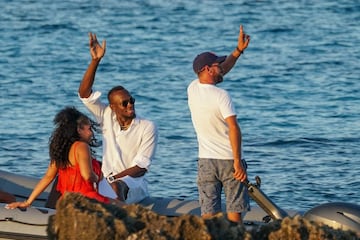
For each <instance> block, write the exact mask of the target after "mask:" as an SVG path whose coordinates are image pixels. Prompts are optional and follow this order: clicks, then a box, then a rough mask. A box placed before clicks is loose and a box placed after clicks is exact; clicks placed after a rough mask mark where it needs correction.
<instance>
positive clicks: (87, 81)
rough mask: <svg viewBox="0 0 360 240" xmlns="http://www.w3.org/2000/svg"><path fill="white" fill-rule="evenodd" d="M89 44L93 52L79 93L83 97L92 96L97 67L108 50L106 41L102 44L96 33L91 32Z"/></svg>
mask: <svg viewBox="0 0 360 240" xmlns="http://www.w3.org/2000/svg"><path fill="white" fill-rule="evenodd" d="M89 45H90V54H91V62H90V64H89V66H88V68H87V70H86V72H85V74H84V76H83V79H82V81H81V83H80V86H79V90H78V91H79V95H80V97H81V98H87V97H89V96H90V94H91V91H92V86H93V84H94V80H95V73H96V70H97V67H98V66H99V63H100V61H101V59H102V58H103V56H104V55H105V50H106V41H105V40H104V41H103V42H102V45H101V46H100V44H99V42H98V40H97V38H96V34H93V33H89Z"/></svg>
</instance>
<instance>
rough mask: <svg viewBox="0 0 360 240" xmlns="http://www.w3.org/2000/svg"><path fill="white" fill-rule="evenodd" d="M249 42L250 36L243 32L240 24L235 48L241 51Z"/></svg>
mask: <svg viewBox="0 0 360 240" xmlns="http://www.w3.org/2000/svg"><path fill="white" fill-rule="evenodd" d="M249 42H250V36H249V35H247V34H246V33H245V32H244V29H243V26H242V25H240V33H239V37H238V45H237V48H238V49H239V50H240V51H241V52H242V51H244V50H245V49H246V48H247V46H248V45H249Z"/></svg>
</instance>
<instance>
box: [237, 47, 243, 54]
mask: <svg viewBox="0 0 360 240" xmlns="http://www.w3.org/2000/svg"><path fill="white" fill-rule="evenodd" d="M236 50H237V51H238V52H239V53H240V54H243V53H244V50H240V48H239V47H236Z"/></svg>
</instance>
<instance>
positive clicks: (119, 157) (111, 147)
mask: <svg viewBox="0 0 360 240" xmlns="http://www.w3.org/2000/svg"><path fill="white" fill-rule="evenodd" d="M100 96H101V93H100V92H98V91H96V92H93V93H92V94H91V95H90V96H89V97H88V98H80V99H81V101H82V102H83V103H84V105H85V106H86V107H87V108H88V109H89V111H90V112H91V113H92V114H93V115H94V116H95V118H96V121H97V122H98V123H99V124H100V126H101V129H102V135H103V159H102V172H103V174H104V176H105V177H107V176H109V175H110V174H117V173H119V172H122V171H124V170H125V169H128V168H130V167H133V166H135V165H137V166H139V167H141V168H146V169H149V167H150V165H151V162H152V159H153V157H154V155H155V149H156V146H157V138H158V136H157V128H156V126H155V124H154V123H153V122H151V121H149V120H146V119H143V118H140V117H136V118H135V119H133V121H132V122H131V125H130V127H129V128H128V129H127V130H125V131H123V130H121V128H120V125H119V123H118V121H117V120H116V115H115V114H114V113H113V112H112V110H111V108H110V106H109V105H105V104H103V103H102V102H101V101H100Z"/></svg>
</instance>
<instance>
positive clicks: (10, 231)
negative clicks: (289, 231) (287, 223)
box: [0, 170, 360, 239]
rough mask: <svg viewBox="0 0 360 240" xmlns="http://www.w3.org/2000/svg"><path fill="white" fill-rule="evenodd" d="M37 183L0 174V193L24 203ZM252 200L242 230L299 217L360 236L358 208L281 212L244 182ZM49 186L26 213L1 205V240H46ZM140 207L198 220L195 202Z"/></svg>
mask: <svg viewBox="0 0 360 240" xmlns="http://www.w3.org/2000/svg"><path fill="white" fill-rule="evenodd" d="M39 180H40V179H38V178H35V177H30V176H22V175H18V174H15V173H10V172H6V171H2V170H0V190H1V191H4V192H7V193H10V194H12V195H14V196H15V197H16V199H17V201H24V200H25V199H27V198H28V196H29V195H30V193H31V191H32V190H33V189H34V187H35V185H36V184H37V183H38V181H39ZM247 187H248V190H249V193H250V196H251V198H252V199H253V200H254V201H255V202H256V203H257V204H256V205H255V206H251V211H249V212H247V213H246V214H245V215H244V217H243V222H244V224H245V226H247V227H249V228H251V227H254V226H258V225H261V224H266V223H268V222H271V221H273V220H276V219H282V218H284V217H287V216H290V217H292V216H295V215H297V214H300V215H302V216H304V217H307V218H308V219H309V220H312V221H319V222H322V223H325V224H328V225H330V226H331V227H334V228H341V229H343V230H353V231H355V232H357V233H358V234H359V236H360V206H359V205H354V204H347V203H332V204H324V205H320V206H317V207H316V208H313V209H311V210H309V211H308V212H306V213H301V212H298V211H295V210H283V209H281V208H280V207H278V206H277V205H276V204H275V203H274V202H272V201H271V200H270V199H269V198H268V197H267V196H266V194H265V193H263V192H262V191H261V189H260V178H256V184H253V183H250V182H247ZM51 191H52V185H50V186H48V188H47V189H46V190H45V191H44V192H43V193H42V194H41V195H40V196H39V197H38V198H37V199H36V201H34V202H33V204H32V206H31V207H29V208H27V209H5V205H6V204H5V203H0V239H47V233H46V229H47V224H48V218H49V216H51V215H53V214H55V213H56V211H55V209H54V208H53V207H54V203H51V199H50V198H51V197H50V196H51ZM139 204H141V205H142V206H144V207H146V208H148V209H150V210H152V211H154V212H156V213H158V214H160V215H165V216H180V215H183V214H192V215H199V216H200V206H199V202H198V201H197V200H186V199H174V198H163V197H148V198H145V199H144V200H142V201H141V202H140V203H139Z"/></svg>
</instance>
